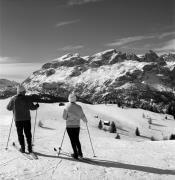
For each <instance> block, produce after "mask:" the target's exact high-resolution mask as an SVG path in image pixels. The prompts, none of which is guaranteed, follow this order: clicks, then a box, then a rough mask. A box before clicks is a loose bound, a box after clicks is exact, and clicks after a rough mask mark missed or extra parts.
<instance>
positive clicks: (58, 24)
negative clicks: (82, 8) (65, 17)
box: [56, 19, 80, 27]
mask: <svg viewBox="0 0 175 180" xmlns="http://www.w3.org/2000/svg"><path fill="white" fill-rule="evenodd" d="M79 21H80V19H75V20H72V21H62V22H59V23H57V24H56V27H62V26H67V25H70V24H74V23H77V22H79Z"/></svg>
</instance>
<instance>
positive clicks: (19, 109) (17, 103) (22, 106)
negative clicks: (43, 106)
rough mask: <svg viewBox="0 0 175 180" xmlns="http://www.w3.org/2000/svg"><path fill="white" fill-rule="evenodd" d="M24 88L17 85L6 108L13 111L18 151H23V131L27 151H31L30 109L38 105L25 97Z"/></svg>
mask: <svg viewBox="0 0 175 180" xmlns="http://www.w3.org/2000/svg"><path fill="white" fill-rule="evenodd" d="M25 93H26V90H25V88H24V87H23V86H22V85H19V86H18V87H17V95H16V96H14V97H13V98H12V99H11V100H10V102H9V104H8V105H7V109H8V110H9V111H13V114H14V121H15V125H16V130H17V134H18V141H19V144H20V146H21V148H20V152H22V153H25V141H24V135H23V131H24V133H25V136H26V140H27V144H28V152H29V153H32V152H33V151H32V134H31V116H30V110H35V109H37V108H38V107H39V104H38V103H37V104H36V105H34V104H33V103H32V102H31V101H29V99H27V97H26V96H25Z"/></svg>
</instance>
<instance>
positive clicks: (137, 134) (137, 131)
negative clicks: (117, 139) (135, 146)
mask: <svg viewBox="0 0 175 180" xmlns="http://www.w3.org/2000/svg"><path fill="white" fill-rule="evenodd" d="M135 134H136V136H140V131H139V128H138V127H137V128H136V131H135Z"/></svg>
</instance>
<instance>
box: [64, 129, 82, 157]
mask: <svg viewBox="0 0 175 180" xmlns="http://www.w3.org/2000/svg"><path fill="white" fill-rule="evenodd" d="M66 129H67V133H68V135H69V138H70V141H71V145H72V149H73V151H74V155H75V157H78V155H82V151H81V144H80V140H79V133H80V128H79V127H78V128H69V127H67V128H66Z"/></svg>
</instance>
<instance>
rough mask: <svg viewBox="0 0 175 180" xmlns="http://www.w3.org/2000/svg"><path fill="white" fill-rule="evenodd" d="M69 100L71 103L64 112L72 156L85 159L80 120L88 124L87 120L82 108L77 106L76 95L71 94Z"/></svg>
mask: <svg viewBox="0 0 175 180" xmlns="http://www.w3.org/2000/svg"><path fill="white" fill-rule="evenodd" d="M68 100H69V103H68V104H67V106H66V107H65V109H64V112H63V119H65V120H66V130H67V133H68V135H69V138H70V141H71V145H72V149H73V152H74V153H73V154H72V157H73V158H75V159H78V156H79V157H83V153H82V150H81V144H80V140H79V133H80V119H82V120H83V121H84V122H85V123H87V118H86V116H85V114H84V112H83V109H82V107H81V106H80V105H78V104H76V96H75V94H70V95H69V97H68Z"/></svg>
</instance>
